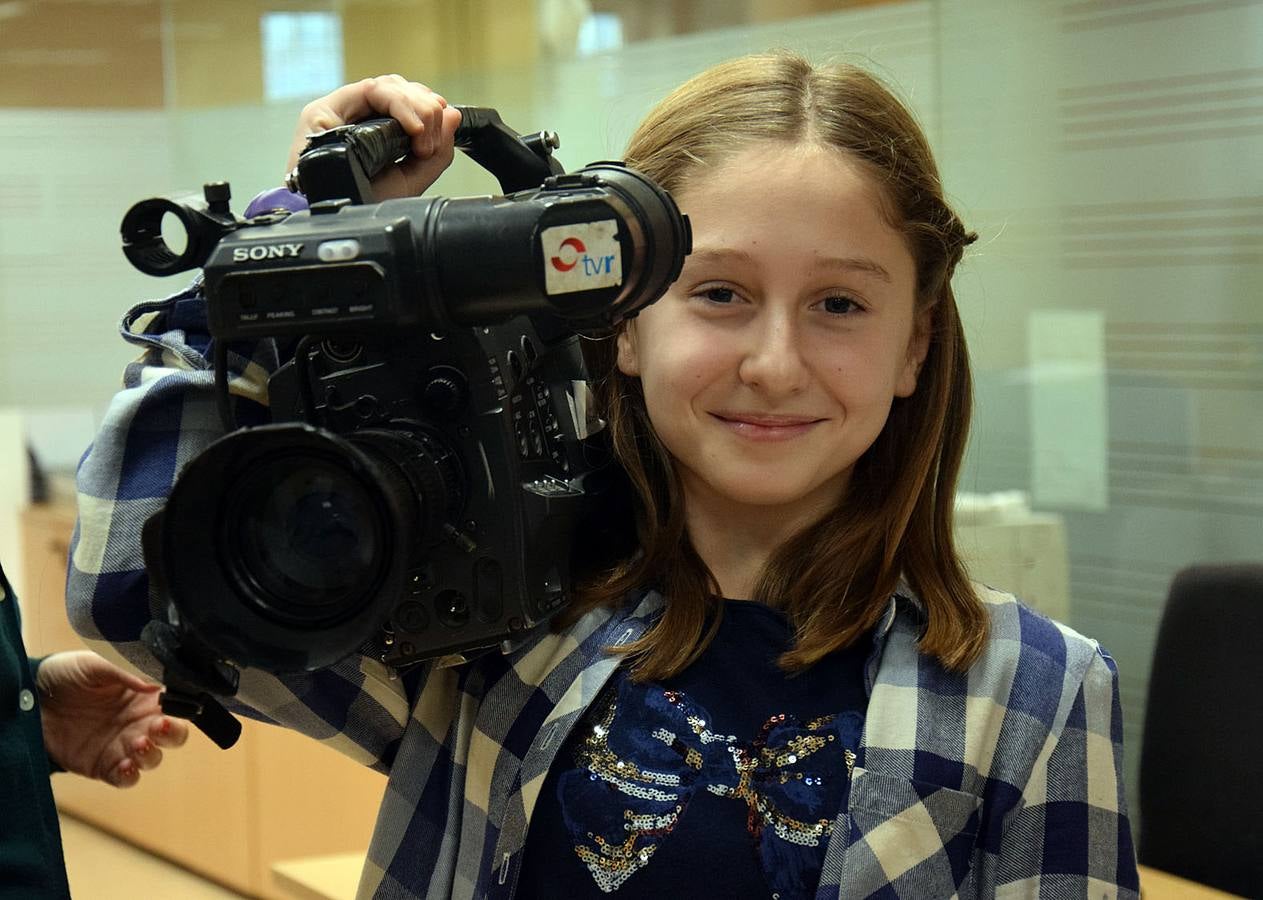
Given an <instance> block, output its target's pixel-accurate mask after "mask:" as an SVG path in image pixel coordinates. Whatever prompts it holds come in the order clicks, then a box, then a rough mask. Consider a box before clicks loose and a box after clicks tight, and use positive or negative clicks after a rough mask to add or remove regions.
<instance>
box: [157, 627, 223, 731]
mask: <svg viewBox="0 0 1263 900" xmlns="http://www.w3.org/2000/svg"><path fill="white" fill-rule="evenodd" d="M140 637H141V640H143V641H144V642H145V646H147V647H148V648H149V650H150V651H151V652H152V653H153V655H154V656H156V657H157V658H158V660H159V661H160V662H161V663H162V683H163V684H164V685H165V686H166V690H164V691H163V692H162V696H160V697H159V698H158V704H159V705H160V706H161V707H162V711H163V712H164V713H166V714H167V715H169V716H179V717H180V718H181V719H188V720H189V721H190V722H192V723H193V724H194V725H196V726H197V727H198V728H200V729H201V730H202V732H203V733H204V734H205V735H206V736H207V737H208V738H210V739H211V740H212V741H214V742H215V743H216V744H217V745H218V746H219V747H220V748H222V749H224V750H227V749H228V748H229V747H231V746H232V745H233V744H235V743H237V738H239V737H240V736H241V723H240V722H239V721H237V719H236V718H235V717H234V716H233V715H232V713H230V712H228V710H226V709H225V708H224V706H223V704H222V703H220V702H219V701H218V700H216V699H215V698H214V696H212V695H211V694H210V693H209V691H207V690H205V689H204V687H210V688H211V689H212V690H214V691H215V692H216V693H218V694H223V695H227V696H231V695H232V694H235V693H236V692H237V677H238V673H237V670H236V669H232V668H230V667H228V666H226V665H225V664H223V663H218V662H215V661H213V660H211V659H210V658H209V657H208V656H204V655H202V654H199V653H198V652H197V651H196V649H195V648H194V647H193V646H192V643H193V639H192V636H191V635H189V634H188V632H186V631H183V630H181V629H179V628H177V627H176V626H174V625H172V624H171V623H170V622H159V621H152V622H149V623H148V624H146V625H145V628H144V630H143V631H142V632H141V635H140Z"/></svg>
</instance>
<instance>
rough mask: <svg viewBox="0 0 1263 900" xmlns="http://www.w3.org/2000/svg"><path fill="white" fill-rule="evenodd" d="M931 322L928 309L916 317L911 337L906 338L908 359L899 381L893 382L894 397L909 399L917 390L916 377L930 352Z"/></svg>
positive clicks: (931, 314)
mask: <svg viewBox="0 0 1263 900" xmlns="http://www.w3.org/2000/svg"><path fill="white" fill-rule="evenodd" d="M933 322H934V317H933V313H932V311H931V310H928V309H927V310H926V311H925V312H922V313H920V314H918V315H917V317H916V323H915V324H914V325H913V331H912V337H910V338H908V357H907V359H906V360H904V364H903V369H902V370H901V371H900V372H899V379H898V380H897V381H896V382H895V396H896V397H911V396H912V394H913V392H914V391H916V389H917V377H918V376H919V375H920V374H921V366H922V364H923V363H924V362H925V356H926V354H927V353H929V352H930V329H931V328H933Z"/></svg>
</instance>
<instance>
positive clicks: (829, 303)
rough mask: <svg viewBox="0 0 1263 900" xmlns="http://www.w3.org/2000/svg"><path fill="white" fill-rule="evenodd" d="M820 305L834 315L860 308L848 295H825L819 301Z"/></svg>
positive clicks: (841, 314) (844, 313)
mask: <svg viewBox="0 0 1263 900" xmlns="http://www.w3.org/2000/svg"><path fill="white" fill-rule="evenodd" d="M820 306H821V307H822V308H823V309H824V311H825V312H827V313H830V314H831V315H835V316H844V315H846V314H847V313H853V312H859V311H860V309H861V307H860V305H859V304H858V303H856V302H855V301H854V300H852V299H851V298H850V297H827V298H825V300H824V301H822V302H821V304H820Z"/></svg>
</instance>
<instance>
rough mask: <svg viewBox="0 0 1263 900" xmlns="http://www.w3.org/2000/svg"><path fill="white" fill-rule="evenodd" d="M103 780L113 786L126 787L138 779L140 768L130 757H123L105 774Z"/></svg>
mask: <svg viewBox="0 0 1263 900" xmlns="http://www.w3.org/2000/svg"><path fill="white" fill-rule="evenodd" d="M105 780H106V781H108V782H109V783H110V784H112V785H114V787H118V788H127V787H131V786H132V785H134V784H135V783H136V782H138V781H140V769H139V768H137V766H136V763H135V762H133V761H132V760H131V758H127V759H123V760H122V761H121V762H119V763H118V764H117V765H115V766H114V768H113V769H111V770H110V771H109V772H108V773H107V774H106V776H105Z"/></svg>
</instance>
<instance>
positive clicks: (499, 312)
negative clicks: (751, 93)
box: [122, 108, 691, 746]
mask: <svg viewBox="0 0 1263 900" xmlns="http://www.w3.org/2000/svg"><path fill="white" fill-rule="evenodd" d="M461 113H462V124H461V126H460V129H459V130H458V132H457V146H458V147H460V148H461V149H462V150H464V151H465V152H466V153H467V154H468V155H470V156H471V157H472V158H474V159H475V160H476V161H477V162H479V163H480V164H481V165H483V166H484V167H485V168H487V169H488V170H489V171H491V172H492V174H493V175H495V176H496V177H497V179H498V180H499V182H500V185H501V188H502V189H503V190H504V192H505V193H504V195H503V196H491V197H467V198H456V199H449V198H420V197H417V198H408V199H398V200H388V201H385V202H381V203H372V202H369V201H370V200H371V196H370V188H369V181H370V179H371V178H372V176H373V175H374V174H375V173H376V172H377V171H379V170H380V169H381V168H382V167H383V166H384V165H386V164H389V163H392V162H394V161H396V160H398V159H401V158H402V157H403V156H405V155H406V154H407V152H408V138H407V135H406V134H404V132H403V130H402V128H401V127H400V126H399V125H398V123H397V122H395V121H394V120H393V119H380V120H372V121H370V122H365V123H360V124H358V125H352V126H346V127H343V128H339V129H334V130H332V131H330V132H325V133H323V134H321V135H317V136H314V137H313V138H312V140H311V141H310V142H309V144H308V147H307V150H306V151H305V152H304V153H303V154H302V156H301V157H300V159H299V163H298V167H297V168H296V170H295V173H294V174H293V175H292V176H291V186H293V187H297V188H298V189H300V190H301V191H302V192H303V193H305V194H306V196H307V199H308V201H309V203H310V207H309V209H308V210H307V211H304V212H298V213H292V214H290V213H286V212H283V211H270V212H265V213H264V214H262V215H259V216H256V217H253V218H251V219H246V220H243V219H240V218H238V217H236V216H234V215H233V214H232V213H231V212H230V210H229V207H228V187H227V185H226V184H222V183H220V184H211V185H207V186H206V188H205V190H204V194H203V197H202V198H192V199H185V200H183V201H173V200H168V199H163V198H157V199H152V200H146V201H143V202H141V203H138V204H136V205H135V206H133V207H132V208H131V209H130V210H129V211H128V213H127V215H126V217H125V218H124V220H123V224H122V234H123V242H124V252H125V253H126V255H127V257H128V259H129V260H130V261H131V262H132V263H133V264H134V265H135V266H136V267H137V268H139V269H140V270H141V271H144V272H147V273H149V274H155V275H164V274H170V273H173V272H178V271H184V270H187V269H191V268H194V267H197V266H201V267H202V268H203V273H204V285H203V291H204V293H205V297H206V302H207V314H208V319H209V327H210V332H211V335H212V337H213V346H214V351H215V352H214V355H215V360H214V361H215V377H216V394H217V402H218V405H219V411H220V415H221V417H222V418H223V419H224V422H225V426H226V428H227V429H228V431H229V433H228V434H227V436H225V437H223V438H221V439H220V440H218V441H217V442H215V443H214V444H212V445H211V446H210V447H209V448H207V449H206V450H205V452H203V453H202V454H200V455H199V456H197V457H196V458H195V459H193V460H192V461H190V462H189V463H188V465H187V466H186V467H185V469H184V470H183V471H182V473H181V475H180V477H179V479H178V480H177V482H176V484H175V485H174V487H173V489H172V491H171V495H170V497H169V499H168V501H167V503H166V506H165V508H164V509H163V510H162V511H161V512H160V513H158V514H156V515H154V516H153V517H152V518H151V519H150V520H149V521H148V522H147V523H146V525H145V529H144V551H145V560H146V567H147V568H148V569H149V571H150V574H151V580H152V582H153V584H154V585H155V587H156V589H157V591H158V594H159V596H160V597H161V598H162V599H163V601H164V604H165V607H166V621H158V622H153V623H150V625H149V626H148V627H147V628H146V632H145V635H144V637H145V641H146V643H147V644H148V645H149V646H150V648H151V649H153V651H154V652H155V654H156V655H157V656H158V658H159V659H160V660H161V661H162V662H163V664H164V666H165V668H166V676H165V678H164V681H165V682H166V684H167V687H168V691H167V693H166V694H165V695H164V707H165V708H167V709H168V710H169V711H170V712H172V713H174V714H177V715H184V716H186V717H188V718H191V719H193V721H194V722H196V723H197V724H199V725H200V726H201V727H203V729H204V730H207V732H208V733H209V734H211V735H212V737H214V738H215V739H216V740H217V742H219V743H221V745H223V746H227V745H228V744H230V743H231V742H232V740H234V739H235V735H232V736H230V737H228V738H227V743H225V742H224V740H225V739H224V736H223V735H220V736H216V734H214V733H213V732H214V730H215V729H216V728H219V729H220V730H224V729H231V727H232V726H235V725H236V723H235V722H232V723H231V725H224V723H223V722H222V721H221V722H219V724H218V725H216V722H215V718H216V717H217V716H219V717H221V718H223V719H227V720H228V721H229V722H231V719H230V717H228V716H227V714H226V713H223V711H222V709H220V708H218V706H217V704H216V703H215V701H214V700H213V698H212V697H211V696H210V694H218V695H221V696H231V695H232V694H234V693H235V692H236V686H237V678H238V672H237V667H239V666H255V667H259V668H263V669H267V670H269V671H272V672H295V671H301V670H309V669H315V668H319V667H322V666H327V665H330V664H332V663H334V662H336V661H337V660H339V659H342V658H343V657H345V656H347V655H349V654H350V653H353V652H356V651H357V650H359V651H360V652H365V653H368V654H370V655H372V656H375V657H377V658H378V659H380V660H382V661H383V662H385V663H387V664H390V665H393V666H406V665H408V664H410V663H414V662H416V661H419V660H423V659H428V658H433V657H437V656H446V655H452V654H459V655H468V654H470V653H471V652H472V651H476V650H480V649H483V648H489V647H495V646H497V645H500V644H503V643H504V642H506V641H510V640H512V639H513V638H514V637H515V636H517V635H519V634H521V633H522V632H523V631H525V630H526V629H528V628H530V627H532V626H533V625H535V624H537V623H539V622H541V621H543V620H545V619H547V618H548V617H549V616H551V615H552V614H554V613H555V612H557V611H558V610H559V609H560V608H561V607H562V606H564V605H565V603H566V602H567V600H568V598H569V596H570V592H571V589H572V584H573V583H574V578H575V569H576V568H577V567H579V566H581V565H583V564H590V563H593V562H594V561H596V560H600V559H602V558H604V557H607V556H608V555H609V551H610V549H611V545H612V544H613V543H615V542H617V541H618V540H619V539H620V535H619V531H618V526H617V523H616V522H615V521H614V519H616V518H625V516H620V515H619V514H618V513H617V512H616V511H615V510H614V509H613V508H611V507H612V506H617V505H618V503H617V502H615V500H613V499H611V498H613V497H614V495H615V494H616V493H617V492H618V491H619V490H621V487H620V484H621V479H622V476H621V472H620V471H618V470H617V466H616V465H614V464H612V462H611V460H610V458H609V453H608V448H607V447H606V445H605V444H604V442H603V435H602V434H601V433H600V430H601V428H602V427H603V423H602V422H601V421H600V420H599V419H597V418H596V417H595V415H594V411H593V410H592V408H591V406H590V399H589V397H590V395H589V392H588V388H587V370H586V368H585V365H584V361H583V355H582V353H581V348H580V340H581V337H580V335H581V334H582V333H585V332H590V331H600V332H605V333H608V331H609V329H610V328H612V327H613V326H616V325H617V324H618V323H619V322H621V321H622V320H623V319H625V318H627V317H630V316H634V315H635V314H636V313H637V312H639V310H641V309H642V308H643V307H645V306H646V305H648V304H649V303H652V302H653V301H655V300H656V299H658V297H660V296H661V295H662V294H663V293H664V292H665V291H666V290H667V288H668V287H669V286H670V284H671V283H672V282H673V281H674V280H675V278H676V277H677V276H678V275H679V272H680V268H681V266H682V264H683V260H684V256H685V255H686V254H687V253H688V252H689V249H690V241H691V237H690V230H689V225H688V220H687V218H686V217H684V216H682V215H681V214H680V212H679V210H678V209H677V207H676V205H675V203H674V201H673V200H672V199H671V197H670V195H668V194H667V193H666V192H665V191H664V190H662V189H661V188H660V187H658V186H657V185H656V184H655V183H654V182H652V181H651V180H649V179H648V178H646V177H645V176H643V175H641V174H640V173H638V172H636V171H634V170H632V169H629V168H626V167H625V166H623V165H622V164H620V163H610V162H602V163H593V164H592V165H589V166H587V167H585V168H583V169H580V170H578V171H576V172H574V173H571V174H564V173H563V172H562V169H561V166H560V165H559V164H558V163H557V162H556V161H555V160H554V159H553V158H552V155H551V151H552V149H553V148H554V147H555V146H556V145H557V141H556V138H555V136H553V135H551V134H550V133H547V132H541V133H539V134H537V135H532V136H528V137H523V136H521V135H519V134H517V133H516V132H514V131H512V130H511V129H509V128H507V127H506V126H505V125H504V124H503V123H502V122H501V120H500V117H499V115H498V114H497V113H496V112H495V111H494V110H489V109H479V108H461ZM168 217H174V219H175V220H177V221H178V223H179V224H180V225H181V226H182V227H183V229H184V232H185V239H186V240H185V245H184V248H183V249H182V250H181V251H179V252H176V251H174V250H172V249H171V248H170V247H169V246H168V245H167V243H166V241H165V240H164V239H163V237H162V226H163V223H164V220H165V221H166V222H167V223H168V224H169V223H170V219H169V218H168ZM260 338H270V339H273V340H275V341H276V342H277V346H278V349H279V350H280V351H281V353H282V358H288V361H287V362H285V363H284V365H282V366H281V367H280V368H279V369H278V370H277V371H276V372H275V374H273V375H272V376H271V378H270V379H269V381H268V395H269V396H268V408H269V412H270V416H271V421H270V423H264V424H257V425H254V426H253V427H238V423H237V421H236V416H235V411H234V408H233V402H232V399H231V395H230V392H229V385H228V344H229V342H233V341H242V340H257V339H260ZM208 692H209V693H208ZM216 710H217V711H216ZM208 726H209V727H208Z"/></svg>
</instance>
